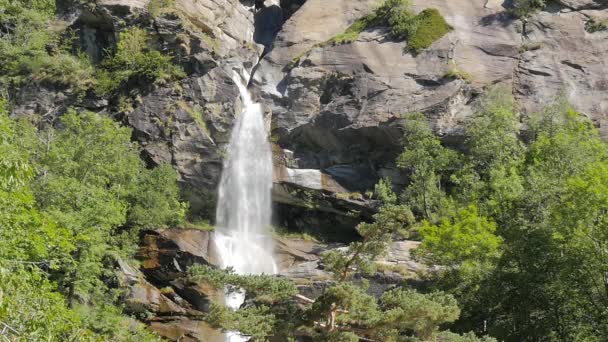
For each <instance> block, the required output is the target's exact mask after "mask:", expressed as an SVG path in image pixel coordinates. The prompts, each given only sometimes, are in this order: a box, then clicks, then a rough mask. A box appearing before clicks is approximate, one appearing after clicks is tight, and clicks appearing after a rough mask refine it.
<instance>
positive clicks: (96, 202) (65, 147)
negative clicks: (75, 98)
mask: <svg viewBox="0 0 608 342" xmlns="http://www.w3.org/2000/svg"><path fill="white" fill-rule="evenodd" d="M61 123H62V125H63V126H64V127H63V129H61V130H52V131H50V132H49V133H48V134H47V135H46V136H47V137H50V138H49V140H47V141H46V142H44V145H46V146H45V147H44V149H43V152H42V153H41V154H40V155H39V158H38V163H39V167H40V169H41V172H42V176H41V177H40V178H39V179H38V180H37V182H36V186H35V189H36V197H37V200H38V203H39V204H40V206H41V208H42V210H43V211H44V212H45V213H46V214H48V215H49V216H50V217H51V218H52V219H53V220H54V221H55V222H57V223H58V224H59V225H61V226H62V227H65V228H66V229H68V231H69V234H70V241H72V243H73V244H74V245H75V250H74V251H73V252H71V253H70V258H69V259H67V260H65V261H64V262H63V264H62V266H61V270H60V272H59V274H58V275H57V280H58V281H59V282H60V285H61V286H62V288H64V289H65V291H66V293H67V295H68V299H69V300H70V303H71V305H73V304H74V301H75V300H76V299H79V300H80V301H84V302H88V301H90V300H92V299H93V297H95V296H97V297H103V296H104V294H103V291H104V289H105V286H104V283H103V277H102V275H103V274H104V272H105V270H106V267H105V265H106V262H107V260H108V258H110V259H111V257H112V256H113V255H117V254H122V255H126V256H128V255H129V254H128V253H129V252H128V251H126V250H125V248H128V247H131V246H132V245H134V242H135V241H136V240H134V239H135V238H136V237H137V233H136V232H137V231H136V230H134V229H133V228H135V227H132V229H130V230H129V231H128V234H129V235H130V236H131V238H130V239H128V238H126V239H125V237H126V236H127V235H125V234H127V233H125V231H124V230H123V229H122V227H123V226H124V225H125V224H127V223H129V222H131V223H132V224H134V225H138V226H146V227H153V226H156V227H164V226H165V225H168V224H172V223H175V222H179V221H180V220H181V219H182V218H183V215H184V210H183V209H184V208H183V206H182V205H181V204H180V203H179V201H178V200H177V188H176V186H175V183H176V180H177V176H176V174H175V172H174V171H173V172H172V171H171V170H169V169H166V168H163V169H160V170H152V171H149V170H146V169H145V167H144V165H143V162H142V161H141V160H140V159H139V156H138V148H137V146H136V145H135V143H133V142H131V140H130V138H131V130H130V129H128V128H124V127H119V126H118V125H117V124H116V123H115V122H113V121H112V120H111V119H109V118H104V117H101V116H99V115H96V114H93V113H88V112H83V113H76V112H75V111H71V112H68V113H67V114H65V115H64V116H62V118H61ZM159 184H163V185H166V188H165V187H159V186H158V185H159ZM153 187H155V188H153ZM151 199H152V200H155V201H156V202H155V203H150V202H149V201H150V200H151ZM144 217H145V219H144ZM121 248H122V250H121ZM125 253H126V254H125ZM100 291H101V293H100ZM91 296H93V297H91Z"/></svg>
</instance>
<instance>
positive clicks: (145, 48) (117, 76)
mask: <svg viewBox="0 0 608 342" xmlns="http://www.w3.org/2000/svg"><path fill="white" fill-rule="evenodd" d="M101 67H102V69H101V70H100V71H99V72H98V74H97V78H98V86H97V91H98V92H99V93H101V94H111V93H113V92H115V91H116V90H118V89H119V88H120V87H122V86H124V85H125V84H127V83H128V82H132V81H136V82H137V81H140V82H142V83H149V82H157V83H166V82H169V81H174V80H177V79H179V78H182V77H184V76H185V74H184V72H183V70H182V69H181V68H180V67H179V66H177V65H174V64H172V62H171V56H167V55H163V54H162V53H160V51H157V50H154V49H152V48H151V47H150V45H149V36H148V33H147V32H146V31H145V30H143V29H141V28H137V27H134V28H130V29H128V30H125V31H123V32H121V33H120V35H119V38H118V44H117V46H116V53H115V54H114V55H113V56H111V57H109V58H106V59H105V60H104V61H103V62H102V64H101Z"/></svg>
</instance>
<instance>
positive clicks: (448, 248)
mask: <svg viewBox="0 0 608 342" xmlns="http://www.w3.org/2000/svg"><path fill="white" fill-rule="evenodd" d="M495 232H496V223H494V222H492V221H491V220H489V219H487V218H485V217H481V216H479V213H478V211H477V207H475V206H473V205H471V206H470V207H468V208H465V209H462V210H461V211H459V212H458V213H457V214H456V216H455V217H454V218H452V219H447V218H446V219H443V221H442V222H441V224H440V225H431V224H429V223H428V222H426V221H425V222H423V225H422V227H421V228H420V230H419V233H420V236H421V238H422V244H421V245H420V247H419V248H418V249H417V250H416V252H418V253H417V255H419V256H422V257H423V258H425V259H427V260H428V261H430V263H431V264H436V265H445V266H449V267H462V266H463V265H464V264H469V265H473V266H475V265H477V264H483V263H485V262H489V261H492V259H496V258H497V257H498V256H499V248H500V244H501V238H500V237H498V236H496V235H495Z"/></svg>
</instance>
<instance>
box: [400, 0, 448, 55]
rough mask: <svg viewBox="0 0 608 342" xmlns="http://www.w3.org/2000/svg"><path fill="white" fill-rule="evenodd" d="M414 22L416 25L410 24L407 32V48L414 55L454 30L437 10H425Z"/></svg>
mask: <svg viewBox="0 0 608 342" xmlns="http://www.w3.org/2000/svg"><path fill="white" fill-rule="evenodd" d="M414 20H415V21H416V24H408V25H407V29H406V32H405V34H407V37H408V38H407V48H408V50H410V51H412V52H414V53H419V52H421V51H422V50H424V49H427V48H429V47H430V46H431V45H432V44H433V43H434V42H435V41H437V40H439V39H440V38H441V37H443V36H445V35H446V34H447V33H448V32H450V31H452V30H453V28H452V27H451V26H450V25H449V24H448V23H447V22H446V21H445V18H443V16H442V15H441V13H439V11H438V10H437V9H435V8H427V9H425V10H424V11H422V12H420V13H419V14H418V15H417V16H416V18H415V19H414ZM414 27H415V30H413V28H414Z"/></svg>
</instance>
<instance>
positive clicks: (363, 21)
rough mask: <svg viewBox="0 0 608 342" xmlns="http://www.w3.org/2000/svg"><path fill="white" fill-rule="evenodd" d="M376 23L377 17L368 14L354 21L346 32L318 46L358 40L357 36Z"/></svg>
mask: <svg viewBox="0 0 608 342" xmlns="http://www.w3.org/2000/svg"><path fill="white" fill-rule="evenodd" d="M376 21H377V16H376V14H373V13H372V14H369V15H366V16H364V17H362V18H359V19H357V21H355V22H354V23H353V24H352V25H350V26H349V27H348V28H347V29H346V31H344V32H343V33H340V34H339V35H337V36H335V37H333V38H332V39H330V40H328V41H327V42H325V43H321V44H320V45H321V46H323V45H327V44H345V43H351V42H353V41H355V40H357V38H359V34H361V32H363V31H365V30H366V29H367V28H369V27H370V26H372V25H373V24H374V23H375V22H376Z"/></svg>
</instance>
